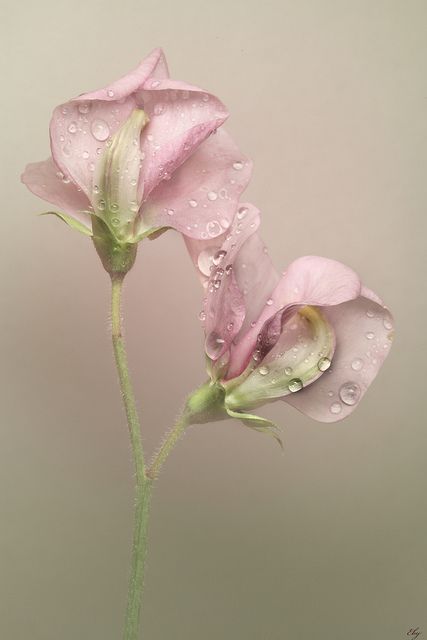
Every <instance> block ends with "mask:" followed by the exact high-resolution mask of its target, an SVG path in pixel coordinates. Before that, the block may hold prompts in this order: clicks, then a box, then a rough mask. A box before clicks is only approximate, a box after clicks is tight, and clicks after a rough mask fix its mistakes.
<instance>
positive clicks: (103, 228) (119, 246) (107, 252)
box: [92, 214, 138, 276]
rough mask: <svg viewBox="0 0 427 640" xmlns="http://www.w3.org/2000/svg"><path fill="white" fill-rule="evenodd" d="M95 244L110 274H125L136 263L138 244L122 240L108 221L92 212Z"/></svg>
mask: <svg viewBox="0 0 427 640" xmlns="http://www.w3.org/2000/svg"><path fill="white" fill-rule="evenodd" d="M92 228H93V237H92V240H93V244H94V245H95V249H96V251H97V253H98V255H99V257H100V258H101V262H102V264H103V267H104V269H105V270H106V271H107V273H109V274H110V276H117V275H124V274H125V273H127V272H128V271H129V269H131V268H132V267H133V265H134V262H135V258H136V251H137V248H138V245H137V244H135V243H133V242H120V241H119V240H118V239H117V238H116V236H115V235H114V234H113V233H112V231H111V229H110V228H109V226H108V225H107V223H106V222H105V221H104V220H103V219H102V218H100V217H99V216H97V215H95V214H92Z"/></svg>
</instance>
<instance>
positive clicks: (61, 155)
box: [50, 49, 168, 198]
mask: <svg viewBox="0 0 427 640" xmlns="http://www.w3.org/2000/svg"><path fill="white" fill-rule="evenodd" d="M167 76H168V73H167V66H166V61H165V59H164V55H163V52H162V51H161V49H156V50H155V51H153V52H152V53H151V54H150V55H149V56H148V57H147V58H145V60H143V61H142V62H141V64H140V65H139V67H138V68H137V69H135V70H134V71H131V72H130V73H128V74H127V75H126V76H124V77H122V78H120V79H119V80H117V81H116V82H114V83H113V84H110V85H108V86H107V87H105V88H103V89H98V90H97V91H92V92H90V93H86V94H82V95H80V96H78V97H77V98H74V99H73V100H70V101H69V102H67V103H65V104H62V105H60V106H59V107H57V108H56V109H55V110H54V112H53V114H52V119H51V123H50V137H51V147H52V155H53V158H54V160H55V162H56V164H57V165H58V167H59V168H60V169H61V170H62V171H63V172H64V173H66V174H69V175H70V176H71V178H72V180H73V181H74V182H75V184H77V185H78V186H79V187H80V188H81V189H83V191H84V192H85V193H86V195H87V196H88V197H89V198H91V194H92V186H93V171H94V169H95V165H96V163H97V161H98V159H99V156H100V155H101V154H102V152H103V150H104V147H105V146H106V144H108V143H109V140H110V137H111V136H113V135H114V134H115V133H116V131H117V130H118V129H119V128H120V127H121V125H122V124H123V122H124V121H125V120H126V119H127V118H128V117H129V115H130V113H131V112H132V110H133V109H134V108H135V107H136V106H138V105H137V101H136V97H135V92H136V91H137V90H138V89H140V88H141V87H142V86H143V84H144V82H145V81H146V80H147V79H148V78H154V77H157V78H160V79H163V78H166V77H167Z"/></svg>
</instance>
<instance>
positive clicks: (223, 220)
mask: <svg viewBox="0 0 427 640" xmlns="http://www.w3.org/2000/svg"><path fill="white" fill-rule="evenodd" d="M229 226H230V221H229V220H227V218H221V227H222V228H223V229H228V227H229Z"/></svg>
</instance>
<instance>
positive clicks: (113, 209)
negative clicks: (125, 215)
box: [110, 202, 119, 213]
mask: <svg viewBox="0 0 427 640" xmlns="http://www.w3.org/2000/svg"><path fill="white" fill-rule="evenodd" d="M118 210H119V205H118V204H117V202H113V203H112V204H111V205H110V211H112V212H113V213H115V212H116V211H118Z"/></svg>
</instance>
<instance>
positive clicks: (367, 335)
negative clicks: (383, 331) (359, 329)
mask: <svg viewBox="0 0 427 640" xmlns="http://www.w3.org/2000/svg"><path fill="white" fill-rule="evenodd" d="M365 336H366V338H367V339H368V340H372V339H373V338H375V333H374V332H373V331H368V332H367V333H365Z"/></svg>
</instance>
